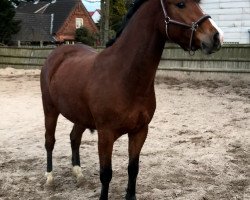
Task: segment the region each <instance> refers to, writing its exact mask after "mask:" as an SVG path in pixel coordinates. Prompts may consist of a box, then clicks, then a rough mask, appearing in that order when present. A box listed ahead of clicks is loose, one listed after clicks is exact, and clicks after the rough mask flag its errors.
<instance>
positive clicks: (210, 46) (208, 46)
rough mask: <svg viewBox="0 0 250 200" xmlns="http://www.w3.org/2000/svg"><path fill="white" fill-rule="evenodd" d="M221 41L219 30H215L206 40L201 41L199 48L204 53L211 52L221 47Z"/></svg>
mask: <svg viewBox="0 0 250 200" xmlns="http://www.w3.org/2000/svg"><path fill="white" fill-rule="evenodd" d="M221 46H222V42H221V39H220V34H219V32H216V33H215V34H214V35H213V36H212V37H211V38H210V40H208V41H202V42H201V50H202V52H203V53H205V54H212V53H215V52H216V51H219V50H220V49H221Z"/></svg>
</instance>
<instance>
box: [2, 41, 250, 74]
mask: <svg viewBox="0 0 250 200" xmlns="http://www.w3.org/2000/svg"><path fill="white" fill-rule="evenodd" d="M53 49H54V48H53V47H50V48H17V47H0V68H6V67H13V68H22V69H31V68H32V69H40V68H41V66H42V65H43V63H44V61H45V59H46V57H47V56H48V54H49V53H50V52H51V51H52V50H53ZM99 50H100V49H99ZM159 69H160V70H172V71H195V72H196V71H197V72H231V73H234V72H235V73H250V45H225V46H223V48H222V49H221V50H220V51H219V52H217V53H215V54H212V55H210V56H206V55H203V54H202V53H201V52H197V53H196V54H195V55H194V56H190V55H189V54H188V53H187V52H184V51H183V50H182V49H180V48H179V47H177V46H175V45H167V47H166V48H165V50H164V52H163V55H162V60H161V62H160V65H159Z"/></svg>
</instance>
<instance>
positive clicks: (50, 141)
mask: <svg viewBox="0 0 250 200" xmlns="http://www.w3.org/2000/svg"><path fill="white" fill-rule="evenodd" d="M55 142H56V140H55V138H48V137H46V139H45V149H46V150H47V151H53V149H54V146H55Z"/></svg>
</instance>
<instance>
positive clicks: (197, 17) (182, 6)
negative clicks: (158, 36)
mask: <svg viewBox="0 0 250 200" xmlns="http://www.w3.org/2000/svg"><path fill="white" fill-rule="evenodd" d="M160 1H161V6H162V10H163V13H164V16H165V24H164V28H163V26H161V27H162V28H161V29H162V31H164V34H167V37H168V39H169V40H171V41H173V42H175V43H177V44H179V45H180V46H181V47H182V48H183V49H184V50H188V51H190V52H192V51H195V50H197V49H201V50H202V51H203V52H204V53H205V54H211V53H213V52H216V51H218V50H219V49H220V48H221V45H222V43H223V32H222V31H221V29H220V28H219V27H218V26H217V25H216V24H215V22H214V21H213V20H212V19H211V17H210V16H209V15H205V14H204V12H203V11H202V9H201V8H200V6H199V2H200V0H160Z"/></svg>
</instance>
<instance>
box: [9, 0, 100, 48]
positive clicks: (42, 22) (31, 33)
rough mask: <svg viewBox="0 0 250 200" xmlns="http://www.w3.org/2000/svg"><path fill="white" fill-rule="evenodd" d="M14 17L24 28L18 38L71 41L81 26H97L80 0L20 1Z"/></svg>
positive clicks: (94, 31) (92, 28) (92, 30)
mask: <svg viewBox="0 0 250 200" xmlns="http://www.w3.org/2000/svg"><path fill="white" fill-rule="evenodd" d="M15 19H17V20H21V21H22V23H21V26H22V28H21V31H20V32H19V33H17V34H16V35H14V37H13V39H14V40H15V41H17V40H20V41H26V42H27V40H30V42H35V41H43V42H57V43H63V42H69V41H74V38H75V31H76V29H77V28H80V27H82V26H84V27H86V28H87V29H88V30H89V31H91V32H92V33H97V32H98V29H97V27H96V25H95V23H94V21H93V20H92V18H91V16H90V15H89V13H88V11H87V9H86V8H85V7H84V5H83V3H82V1H81V0H40V1H39V0H36V1H35V2H21V4H20V5H19V6H18V7H17V8H16V17H15Z"/></svg>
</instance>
